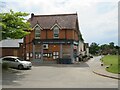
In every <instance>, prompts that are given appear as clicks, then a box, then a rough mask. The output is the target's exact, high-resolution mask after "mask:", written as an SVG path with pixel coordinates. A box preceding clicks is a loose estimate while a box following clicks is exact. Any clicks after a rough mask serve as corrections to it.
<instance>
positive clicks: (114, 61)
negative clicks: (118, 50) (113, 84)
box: [101, 55, 120, 74]
mask: <svg viewBox="0 0 120 90" xmlns="http://www.w3.org/2000/svg"><path fill="white" fill-rule="evenodd" d="M118 60H119V58H118V55H106V56H104V57H103V58H102V59H101V61H102V62H103V63H104V65H108V66H109V68H106V70H107V71H108V72H111V73H115V74H118V73H120V61H118Z"/></svg>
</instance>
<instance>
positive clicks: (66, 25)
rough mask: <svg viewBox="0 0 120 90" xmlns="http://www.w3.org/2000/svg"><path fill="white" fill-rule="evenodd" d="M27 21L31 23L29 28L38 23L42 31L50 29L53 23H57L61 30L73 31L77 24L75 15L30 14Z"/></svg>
mask: <svg viewBox="0 0 120 90" xmlns="http://www.w3.org/2000/svg"><path fill="white" fill-rule="evenodd" d="M28 21H29V22H30V23H31V27H34V26H35V25H36V24H37V23H38V24H39V25H40V26H41V27H42V28H43V29H50V28H51V27H52V26H53V25H54V24H55V23H57V24H58V25H59V26H60V27H61V28H62V29H75V28H76V22H77V14H76V13H75V14H58V15H34V14H31V18H30V19H29V20H28Z"/></svg>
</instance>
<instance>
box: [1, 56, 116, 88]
mask: <svg viewBox="0 0 120 90" xmlns="http://www.w3.org/2000/svg"><path fill="white" fill-rule="evenodd" d="M93 59H94V58H93ZM91 60H92V59H91ZM92 63H94V62H92ZM91 65H92V64H91ZM2 79H3V83H2V87H3V88H118V80H115V79H111V78H107V77H102V76H99V75H96V74H94V73H93V72H92V71H91V69H90V67H89V65H88V63H83V62H82V63H80V64H75V65H58V64H54V65H42V66H33V67H32V69H31V70H15V71H14V72H4V73H3V78H2Z"/></svg>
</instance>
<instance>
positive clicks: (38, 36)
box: [35, 26, 41, 39]
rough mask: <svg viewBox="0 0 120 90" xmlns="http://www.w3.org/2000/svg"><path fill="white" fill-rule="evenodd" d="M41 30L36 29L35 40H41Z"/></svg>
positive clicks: (37, 27)
mask: <svg viewBox="0 0 120 90" xmlns="http://www.w3.org/2000/svg"><path fill="white" fill-rule="evenodd" d="M40 33H41V29H40V27H39V26H36V27H35V39H40Z"/></svg>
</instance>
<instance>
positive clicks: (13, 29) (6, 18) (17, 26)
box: [0, 10, 31, 39]
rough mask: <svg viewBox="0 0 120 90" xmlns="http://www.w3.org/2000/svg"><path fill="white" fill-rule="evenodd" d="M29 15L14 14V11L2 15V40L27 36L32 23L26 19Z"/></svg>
mask: <svg viewBox="0 0 120 90" xmlns="http://www.w3.org/2000/svg"><path fill="white" fill-rule="evenodd" d="M28 15H29V14H28V13H23V12H13V11H12V10H10V12H9V13H0V18H1V20H0V26H2V31H0V33H2V39H6V38H12V39H19V38H23V37H24V36H25V35H27V34H28V33H29V32H27V31H25V30H31V29H30V23H29V22H27V21H26V20H25V18H24V17H26V16H28Z"/></svg>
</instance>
